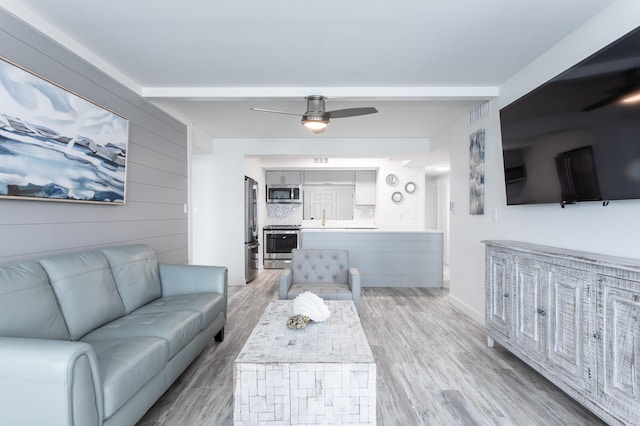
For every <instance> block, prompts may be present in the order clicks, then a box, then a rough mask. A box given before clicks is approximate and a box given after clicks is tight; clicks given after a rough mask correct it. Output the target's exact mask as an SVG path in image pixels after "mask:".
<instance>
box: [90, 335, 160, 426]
mask: <svg viewBox="0 0 640 426" xmlns="http://www.w3.org/2000/svg"><path fill="white" fill-rule="evenodd" d="M90 345H91V346H93V349H94V351H95V353H96V357H97V358H98V365H99V369H100V377H102V388H103V391H104V414H105V418H109V417H111V415H113V414H114V413H115V412H116V411H118V409H119V408H120V407H122V406H123V405H124V404H125V403H126V402H127V401H128V400H129V399H131V397H132V396H133V395H134V394H135V393H136V392H138V391H139V390H140V388H142V386H144V385H145V384H146V383H147V382H148V381H149V380H151V379H152V378H153V377H154V376H155V375H156V374H158V373H159V372H160V371H162V369H163V368H164V367H165V365H166V364H167V362H168V360H169V345H168V343H167V341H166V340H164V339H161V338H158V337H130V338H122V339H105V340H95V341H91V342H90Z"/></svg>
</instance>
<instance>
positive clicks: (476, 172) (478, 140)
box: [469, 129, 484, 215]
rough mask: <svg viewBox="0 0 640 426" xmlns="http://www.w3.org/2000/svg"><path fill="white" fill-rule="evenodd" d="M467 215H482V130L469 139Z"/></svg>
mask: <svg viewBox="0 0 640 426" xmlns="http://www.w3.org/2000/svg"><path fill="white" fill-rule="evenodd" d="M469 213H470V214H472V215H483V214H484V129H480V130H478V131H477V132H475V133H473V134H472V135H471V136H470V137H469Z"/></svg>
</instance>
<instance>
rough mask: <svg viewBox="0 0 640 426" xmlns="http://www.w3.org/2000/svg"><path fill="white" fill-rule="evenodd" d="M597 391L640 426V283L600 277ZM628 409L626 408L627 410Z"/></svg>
mask: <svg viewBox="0 0 640 426" xmlns="http://www.w3.org/2000/svg"><path fill="white" fill-rule="evenodd" d="M598 312H599V316H600V321H599V328H600V329H599V331H598V334H597V335H596V336H595V337H596V339H597V340H598V361H599V365H600V366H601V368H602V373H604V374H600V375H599V377H598V379H599V383H598V389H599V393H600V396H601V398H603V401H602V402H603V404H606V405H607V406H610V407H612V408H613V409H614V411H617V410H625V411H626V410H628V407H635V410H631V413H630V415H633V420H635V421H634V422H631V423H633V424H640V414H639V411H640V282H636V281H631V280H627V279H621V278H616V277H609V276H605V275H599V276H598ZM625 407H627V408H625Z"/></svg>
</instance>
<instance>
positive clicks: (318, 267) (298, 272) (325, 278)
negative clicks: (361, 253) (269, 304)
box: [280, 249, 360, 314]
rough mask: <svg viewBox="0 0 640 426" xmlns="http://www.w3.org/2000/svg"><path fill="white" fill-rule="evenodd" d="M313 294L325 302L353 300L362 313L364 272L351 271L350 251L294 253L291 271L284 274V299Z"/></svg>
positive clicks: (300, 251) (332, 250)
mask: <svg viewBox="0 0 640 426" xmlns="http://www.w3.org/2000/svg"><path fill="white" fill-rule="evenodd" d="M305 291H310V292H312V293H314V294H316V295H318V296H319V297H321V298H322V299H328V300H351V299H353V303H354V304H355V305H356V309H357V311H358V314H359V313H360V272H358V270H357V269H356V268H349V251H348V250H337V249H294V250H293V251H292V252H291V268H286V269H284V270H283V271H282V274H280V299H295V297H296V296H297V295H299V294H300V293H302V292H305Z"/></svg>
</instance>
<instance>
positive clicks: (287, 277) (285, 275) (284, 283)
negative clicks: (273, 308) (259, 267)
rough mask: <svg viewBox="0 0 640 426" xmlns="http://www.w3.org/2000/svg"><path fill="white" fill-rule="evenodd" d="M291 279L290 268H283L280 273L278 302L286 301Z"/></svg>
mask: <svg viewBox="0 0 640 426" xmlns="http://www.w3.org/2000/svg"><path fill="white" fill-rule="evenodd" d="M292 277H293V274H292V272H291V268H285V269H283V270H282V272H281V273H280V286H279V291H278V293H279V298H280V300H287V293H288V292H289V289H290V288H291V284H292Z"/></svg>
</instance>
